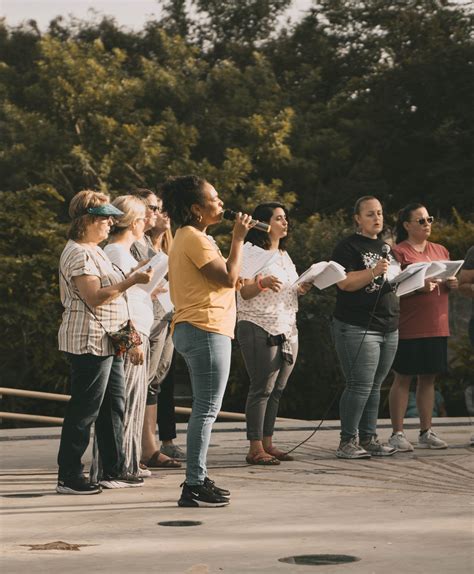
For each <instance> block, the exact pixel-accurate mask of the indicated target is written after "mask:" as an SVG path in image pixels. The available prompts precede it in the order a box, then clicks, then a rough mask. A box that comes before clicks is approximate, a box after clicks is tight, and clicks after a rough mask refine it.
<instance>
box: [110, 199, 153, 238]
mask: <svg viewBox="0 0 474 574" xmlns="http://www.w3.org/2000/svg"><path fill="white" fill-rule="evenodd" d="M112 205H113V206H114V207H116V208H117V209H120V211H122V212H123V215H119V216H115V217H114V220H115V223H114V225H113V227H112V229H111V230H110V234H111V235H114V234H117V233H123V232H124V231H125V230H126V229H128V228H129V227H130V225H132V223H133V222H134V221H135V220H136V219H138V218H139V217H145V213H146V205H145V204H144V203H143V201H142V200H141V199H140V198H138V197H136V196H134V195H120V196H119V197H117V198H116V199H114V201H113V202H112Z"/></svg>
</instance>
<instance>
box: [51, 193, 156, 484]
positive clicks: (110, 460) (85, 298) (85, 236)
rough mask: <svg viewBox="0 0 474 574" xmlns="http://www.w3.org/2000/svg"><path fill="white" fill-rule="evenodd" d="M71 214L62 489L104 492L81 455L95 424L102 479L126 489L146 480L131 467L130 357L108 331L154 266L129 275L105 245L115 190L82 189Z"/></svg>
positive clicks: (65, 274) (63, 347) (66, 253)
mask: <svg viewBox="0 0 474 574" xmlns="http://www.w3.org/2000/svg"><path fill="white" fill-rule="evenodd" d="M69 215H70V217H71V219H72V223H71V228H70V230H69V241H68V242H67V244H66V246H65V247H64V250H63V252H62V254H61V259H60V264H59V269H60V278H59V281H60V294H61V302H62V304H63V306H64V313H63V316H62V322H61V326H60V328H59V334H58V339H59V350H60V351H64V352H65V353H66V355H67V358H68V361H69V363H70V366H71V400H70V401H69V403H68V406H67V410H66V415H65V417H64V423H63V428H62V433H61V443H60V447H59V454H58V464H59V476H58V485H57V488H56V491H57V492H58V493H60V494H97V493H99V492H100V491H101V488H100V485H99V484H94V483H90V482H89V481H88V480H87V479H86V478H85V477H84V474H83V465H82V462H81V458H82V456H83V454H84V452H85V451H86V449H87V447H88V445H89V439H90V429H91V426H92V424H93V423H95V433H96V436H97V441H98V448H99V452H100V456H101V459H102V463H103V469H104V475H103V480H101V485H102V486H104V487H108V488H122V487H127V486H140V485H141V484H142V482H143V481H142V479H138V478H136V477H131V476H128V475H126V474H124V472H123V463H124V454H123V411H124V402H125V398H124V372H123V360H122V358H120V357H116V356H115V355H114V349H113V346H112V344H111V342H110V339H109V337H108V335H107V333H106V330H107V331H116V330H117V329H119V328H120V327H122V326H123V324H124V323H125V322H126V321H127V319H128V311H127V305H126V301H125V298H124V297H123V294H124V292H125V291H126V290H127V289H128V288H129V287H131V286H132V285H135V284H137V283H148V282H149V281H150V278H151V274H152V272H151V271H150V272H146V271H145V272H139V273H134V274H133V275H131V276H128V277H127V278H125V279H124V278H123V275H121V274H120V273H119V272H118V271H117V270H115V269H114V268H113V266H112V263H111V262H110V260H109V259H108V257H107V255H106V254H105V253H104V251H103V250H102V249H101V248H100V247H99V243H101V242H102V241H104V240H105V239H107V237H108V235H109V231H110V227H111V225H112V223H113V219H112V217H113V216H114V215H122V212H121V211H120V210H118V209H116V208H115V207H114V206H112V205H110V204H109V198H108V196H107V195H105V194H103V193H97V192H94V191H90V190H86V191H81V192H79V193H78V194H77V195H76V196H74V198H73V199H72V201H71V204H70V206H69ZM92 311H93V312H92ZM99 321H100V323H99Z"/></svg>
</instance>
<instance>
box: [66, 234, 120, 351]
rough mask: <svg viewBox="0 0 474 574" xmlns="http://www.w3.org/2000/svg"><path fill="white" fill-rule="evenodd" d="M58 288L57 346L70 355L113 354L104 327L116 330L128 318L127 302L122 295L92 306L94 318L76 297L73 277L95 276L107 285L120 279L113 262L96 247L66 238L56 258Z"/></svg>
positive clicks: (103, 285)
mask: <svg viewBox="0 0 474 574" xmlns="http://www.w3.org/2000/svg"><path fill="white" fill-rule="evenodd" d="M59 269H60V273H59V288H60V295H61V302H62V304H63V306H64V312H63V316H62V321H61V326H60V327H59V333H58V342H59V350H60V351H65V352H67V353H72V354H73V355H83V354H88V353H89V354H92V355H99V356H107V355H113V354H114V349H113V346H112V343H111V342H110V340H109V337H108V335H107V333H106V332H105V331H106V330H107V331H109V332H110V331H116V330H118V329H119V328H120V327H122V326H123V325H124V323H125V322H126V321H127V319H128V311H127V304H126V302H125V298H124V297H123V296H122V295H121V296H120V297H117V298H115V299H114V300H113V301H111V302H110V303H107V304H105V305H99V306H98V307H95V308H94V309H93V311H94V313H95V315H96V317H97V319H98V320H99V321H100V323H102V325H103V326H101V325H100V324H99V322H98V321H97V319H96V318H95V317H94V315H93V314H92V313H91V311H90V310H89V309H88V308H87V307H86V305H85V304H84V302H83V301H82V300H81V299H80V297H79V292H78V289H77V287H76V285H75V284H74V282H73V277H80V276H81V275H92V276H94V277H98V278H99V280H100V284H101V287H109V286H110V285H115V284H117V283H120V282H121V281H122V280H123V276H122V274H121V273H120V272H119V271H117V270H115V269H114V268H113V265H112V262H111V261H110V259H109V258H108V257H107V255H106V254H105V253H104V251H103V250H102V249H101V248H100V247H99V246H96V247H90V246H85V245H81V244H79V243H76V242H75V241H72V240H69V241H68V242H67V243H66V246H65V247H64V249H63V252H62V254H61V258H60V261H59Z"/></svg>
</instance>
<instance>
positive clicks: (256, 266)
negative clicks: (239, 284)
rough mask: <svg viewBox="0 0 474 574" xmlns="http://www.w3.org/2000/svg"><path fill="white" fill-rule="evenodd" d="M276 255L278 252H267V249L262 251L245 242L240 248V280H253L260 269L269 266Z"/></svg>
mask: <svg viewBox="0 0 474 574" xmlns="http://www.w3.org/2000/svg"><path fill="white" fill-rule="evenodd" d="M278 254H279V252H278V250H275V251H268V249H262V248H261V247H258V246H257V245H254V244H253V243H250V242H248V241H247V242H246V243H244V246H243V248H242V268H241V270H240V277H242V279H253V278H254V277H256V276H257V275H258V274H259V273H260V272H261V271H262V269H265V267H268V266H269V265H271V263H272V262H273V260H274V259H276V258H277V257H278Z"/></svg>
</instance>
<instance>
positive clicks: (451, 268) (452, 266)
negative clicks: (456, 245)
mask: <svg viewBox="0 0 474 574" xmlns="http://www.w3.org/2000/svg"><path fill="white" fill-rule="evenodd" d="M437 263H442V264H443V265H444V266H445V267H446V269H445V270H444V271H442V272H441V273H440V274H439V275H436V277H435V278H436V279H441V280H442V281H446V279H450V278H451V277H455V276H456V274H457V272H458V271H459V270H460V269H461V267H462V266H463V264H464V259H458V260H457V261H449V260H448V261H437Z"/></svg>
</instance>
